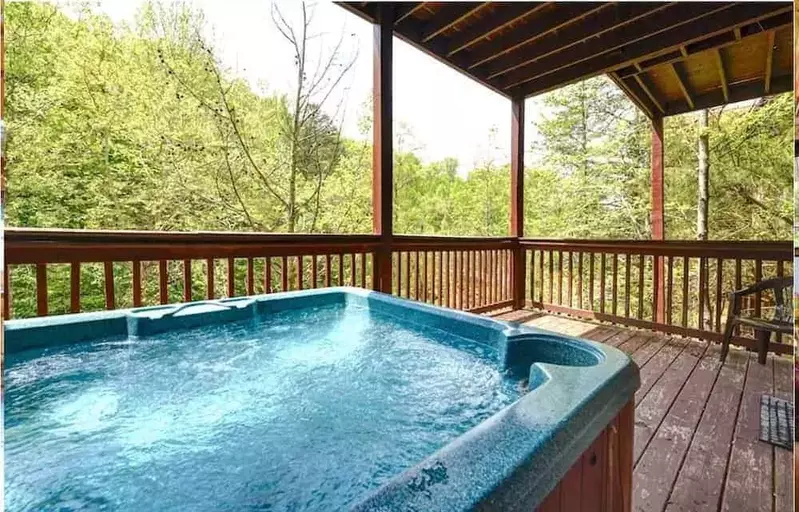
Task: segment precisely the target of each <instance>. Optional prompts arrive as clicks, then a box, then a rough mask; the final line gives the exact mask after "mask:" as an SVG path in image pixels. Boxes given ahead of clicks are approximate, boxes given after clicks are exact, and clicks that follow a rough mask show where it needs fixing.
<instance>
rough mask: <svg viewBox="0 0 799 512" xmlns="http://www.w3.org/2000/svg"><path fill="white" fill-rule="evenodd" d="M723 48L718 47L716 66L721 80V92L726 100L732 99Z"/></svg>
mask: <svg viewBox="0 0 799 512" xmlns="http://www.w3.org/2000/svg"><path fill="white" fill-rule="evenodd" d="M722 50H723V49H722V48H716V67H717V68H718V70H719V80H720V81H721V92H722V94H723V95H724V101H725V102H727V101H730V87H729V85H728V84H727V70H726V69H725V68H724V56H723V55H722V53H721V52H722Z"/></svg>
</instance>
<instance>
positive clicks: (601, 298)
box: [599, 252, 607, 313]
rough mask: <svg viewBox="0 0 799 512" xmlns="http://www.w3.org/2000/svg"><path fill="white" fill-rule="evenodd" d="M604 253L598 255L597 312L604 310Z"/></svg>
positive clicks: (605, 269) (605, 270)
mask: <svg viewBox="0 0 799 512" xmlns="http://www.w3.org/2000/svg"><path fill="white" fill-rule="evenodd" d="M606 272H607V268H606V267H605V253H604V252H603V253H602V254H600V255H599V312H600V313H604V312H605V273H606Z"/></svg>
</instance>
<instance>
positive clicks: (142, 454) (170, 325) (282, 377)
mask: <svg viewBox="0 0 799 512" xmlns="http://www.w3.org/2000/svg"><path fill="white" fill-rule="evenodd" d="M4 377H5V385H6V394H5V420H4V421H5V443H6V446H5V455H6V462H5V468H6V472H5V474H6V483H5V497H6V507H7V510H11V511H15V510H43V509H73V510H80V509H86V510H89V509H110V510H148V511H149V510H192V511H193V510H340V509H356V510H385V511H395V510H419V511H436V510H441V511H443V510H448V511H449V510H473V509H484V510H533V509H536V508H539V509H541V510H544V509H546V510H564V511H565V510H570V511H571V510H581V509H582V510H588V509H591V510H593V509H597V510H600V509H603V510H628V509H629V496H630V482H631V470H632V468H631V464H632V405H631V404H632V400H633V397H634V393H635V390H636V389H637V388H638V385H639V377H638V369H637V367H636V366H635V364H634V363H633V362H632V361H631V360H630V359H629V358H628V357H627V356H626V355H624V354H623V353H621V352H620V351H618V350H616V349H614V348H612V347H608V346H603V345H601V344H597V343H594V342H590V341H586V340H580V339H576V338H571V337H566V336H561V335H557V334H554V333H551V332H548V331H544V330H540V329H535V328H531V327H527V326H520V325H515V324H511V323H506V322H500V321H496V320H492V319H489V318H485V317H481V316H477V315H472V314H468V313H462V312H457V311H452V310H448V309H444V308H439V307H435V306H430V305H425V304H419V303H415V302H411V301H408V300H403V299H397V298H394V297H391V296H388V295H384V294H381V293H376V292H369V291H366V290H361V289H357V288H329V289H324V290H306V291H300V292H289V293H281V294H273V295H264V296H254V297H245V298H236V299H227V300H219V301H205V302H196V303H189V304H182V305H176V306H157V307H150V308H138V309H132V310H122V311H110V312H101V313H82V314H75V315H64V316H60V317H48V318H37V319H29V320H14V321H10V322H7V323H6V368H5V375H4Z"/></svg>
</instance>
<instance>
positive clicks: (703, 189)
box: [696, 109, 713, 329]
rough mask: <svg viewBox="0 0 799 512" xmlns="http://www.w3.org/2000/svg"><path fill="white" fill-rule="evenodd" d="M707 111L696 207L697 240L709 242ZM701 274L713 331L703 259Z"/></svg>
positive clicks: (699, 151)
mask: <svg viewBox="0 0 799 512" xmlns="http://www.w3.org/2000/svg"><path fill="white" fill-rule="evenodd" d="M707 114H708V112H707V109H702V110H700V111H699V144H698V147H697V156H698V161H699V167H698V170H697V171H698V172H697V179H698V187H697V188H698V190H699V198H698V201H697V205H696V239H697V240H707V236H708V229H707V216H708V204H709V199H710V197H709V193H708V182H709V171H710V162H709V158H710V152H709V149H708V134H707ZM699 272H701V273H702V277H703V279H702V281H703V282H704V285H705V289H704V290H703V295H704V302H705V307H704V310H705V318H703V319H702V322H703V324H704V325H705V328H706V329H712V327H713V310H712V307H713V306H712V305H711V304H710V294H709V293H708V291H709V288H710V287H709V285H708V281H709V279H708V278H709V277H710V275H709V272H708V262H707V260H706V259H701V260H700V262H699Z"/></svg>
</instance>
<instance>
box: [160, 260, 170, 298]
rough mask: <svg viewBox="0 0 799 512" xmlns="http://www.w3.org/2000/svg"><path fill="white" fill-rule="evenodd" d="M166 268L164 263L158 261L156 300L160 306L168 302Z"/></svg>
mask: <svg viewBox="0 0 799 512" xmlns="http://www.w3.org/2000/svg"><path fill="white" fill-rule="evenodd" d="M167 270H168V269H167V266H166V261H164V260H159V261H158V299H159V301H160V302H161V304H167V303H168V302H169V287H167Z"/></svg>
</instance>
